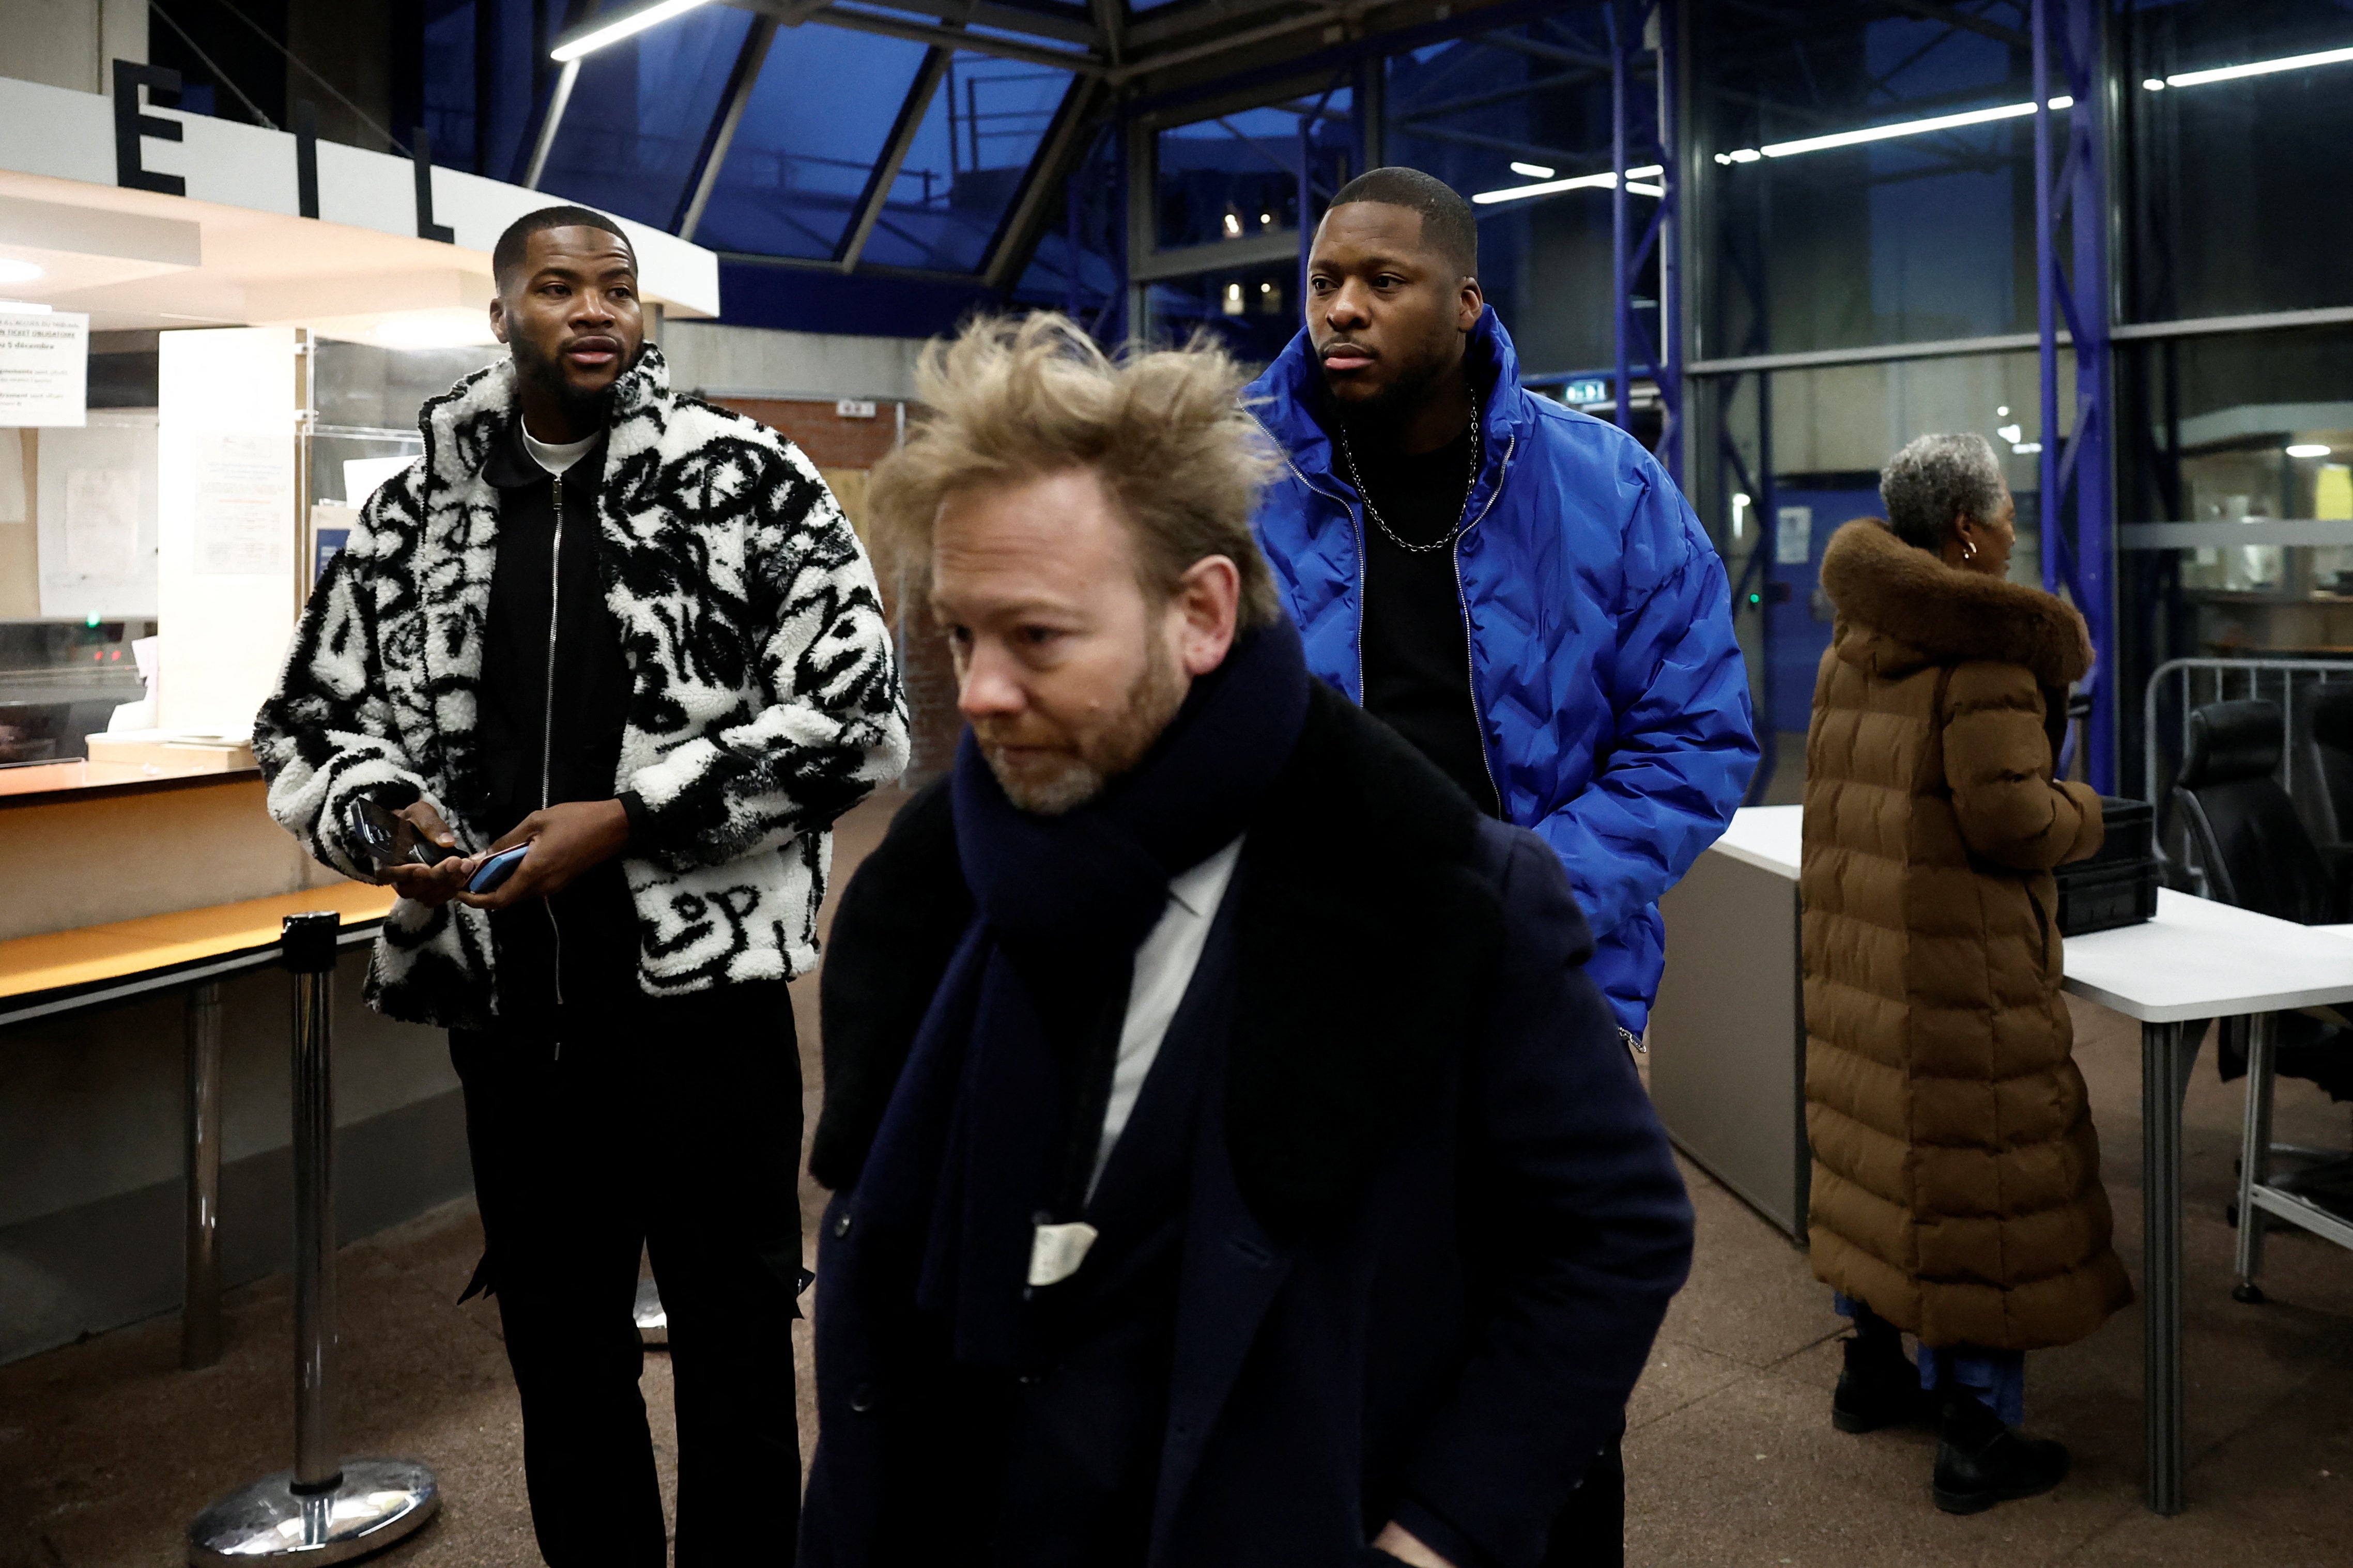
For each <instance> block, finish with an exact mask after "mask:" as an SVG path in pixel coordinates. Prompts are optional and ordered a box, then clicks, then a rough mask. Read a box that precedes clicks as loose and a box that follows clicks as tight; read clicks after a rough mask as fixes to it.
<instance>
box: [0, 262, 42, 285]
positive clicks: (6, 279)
mask: <svg viewBox="0 0 2353 1568" xmlns="http://www.w3.org/2000/svg"><path fill="white" fill-rule="evenodd" d="M40 275H41V268H39V266H38V265H37V264H36V263H34V262H30V261H17V260H14V259H12V258H8V257H0V283H30V282H31V281H32V280H33V279H36V278H38V277H39V276H40Z"/></svg>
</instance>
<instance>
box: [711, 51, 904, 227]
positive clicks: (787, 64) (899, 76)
mask: <svg viewBox="0 0 2353 1568" xmlns="http://www.w3.org/2000/svg"><path fill="white" fill-rule="evenodd" d="M926 52H927V51H926V50H925V48H924V47H923V45H921V44H911V43H906V42H903V41H902V40H900V39H897V38H878V37H873V36H872V35H871V34H867V33H851V32H845V31H843V30H841V29H839V28H836V27H822V26H803V27H796V28H794V29H792V30H791V31H789V32H786V33H784V34H781V35H779V36H778V37H777V38H776V42H775V44H773V45H772V46H770V47H769V49H768V58H767V60H766V61H765V64H764V65H763V66H762V68H761V70H760V79H759V81H758V82H757V83H756V84H755V85H754V88H753V89H752V97H751V100H750V101H749V102H748V103H747V104H746V105H745V106H744V121H743V123H742V124H741V125H740V126H739V127H738V128H737V129H736V132H735V141H734V143H733V146H731V147H730V148H729V149H728V153H727V162H726V163H724V164H723V165H722V166H721V168H720V171H719V180H718V184H717V185H716V186H715V188H714V189H713V190H712V197H711V205H710V208H709V210H707V211H706V212H705V213H704V214H703V216H702V226H701V227H699V228H698V229H696V230H695V235H694V237H695V242H696V243H697V244H699V245H707V246H710V247H712V248H714V249H718V250H740V251H749V252H753V253H754V254H757V255H762V256H798V257H808V258H819V259H826V258H831V257H832V256H833V255H834V253H835V251H836V250H837V249H839V247H840V245H841V242H842V241H843V239H845V238H846V237H848V234H849V224H850V220H851V217H852V216H854V214H855V213H856V210H857V206H858V201H859V198H860V196H861V195H864V194H865V191H866V188H867V183H868V181H869V179H870V178H871V175H872V174H873V171H874V165H875V163H876V161H877V160H878V159H879V158H881V155H882V149H883V145H884V143H885V142H888V141H889V140H890V137H891V128H892V125H894V124H895V123H897V121H898V118H899V111H900V106H901V105H902V103H903V102H904V101H905V99H906V97H907V93H908V90H909V89H911V88H913V86H914V83H915V77H916V75H917V73H918V72H919V71H921V70H922V69H923V57H924V55H925V53H926Z"/></svg>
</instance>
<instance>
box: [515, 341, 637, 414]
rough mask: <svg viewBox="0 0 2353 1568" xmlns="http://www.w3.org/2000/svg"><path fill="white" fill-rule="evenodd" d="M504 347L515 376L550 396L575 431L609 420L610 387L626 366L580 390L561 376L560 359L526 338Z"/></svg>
mask: <svg viewBox="0 0 2353 1568" xmlns="http://www.w3.org/2000/svg"><path fill="white" fill-rule="evenodd" d="M507 347H508V348H509V349H510V350H511V351H512V353H513V354H514V363H515V379H516V380H517V381H519V382H522V383H525V384H529V385H532V386H535V387H537V388H539V390H541V391H542V392H544V393H545V394H546V395H548V396H549V397H551V398H553V399H554V401H555V405H556V406H557V407H559V408H561V409H563V410H564V416H565V419H566V420H568V421H569V422H570V423H571V426H572V427H573V428H574V429H575V430H578V431H583V432H586V431H590V430H601V429H603V428H604V427H605V426H607V424H609V423H611V416H612V409H613V388H614V387H615V386H617V385H618V384H620V380H621V376H622V375H626V374H628V370H629V366H628V365H623V366H622V367H621V370H620V373H619V374H616V375H615V376H614V377H613V379H612V380H611V381H610V382H607V384H605V385H603V386H600V387H598V388H597V389H596V391H594V392H584V391H582V390H581V389H580V388H578V387H576V386H574V385H573V384H571V383H570V382H569V381H567V380H566V379H565V374H564V363H563V361H562V360H561V359H560V358H558V357H557V356H556V355H554V354H548V353H541V352H540V348H539V345H538V344H536V343H534V342H531V341H530V340H529V339H527V338H523V337H521V336H517V337H516V338H515V339H514V340H513V341H512V342H510V343H508V345H507ZM630 363H631V364H634V363H637V362H636V361H635V360H634V359H632V360H631V361H630Z"/></svg>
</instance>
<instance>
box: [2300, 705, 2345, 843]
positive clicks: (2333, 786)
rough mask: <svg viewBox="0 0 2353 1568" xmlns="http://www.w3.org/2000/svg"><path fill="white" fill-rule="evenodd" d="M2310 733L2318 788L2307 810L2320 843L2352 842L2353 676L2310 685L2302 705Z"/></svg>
mask: <svg viewBox="0 0 2353 1568" xmlns="http://www.w3.org/2000/svg"><path fill="white" fill-rule="evenodd" d="M2304 730H2305V733H2306V734H2307V735H2309V736H2311V737H2312V752H2311V763H2312V772H2311V773H2310V775H2309V776H2310V777H2311V778H2312V779H2313V780H2314V782H2315V783H2316V784H2318V785H2319V788H2318V789H2317V790H2316V791H2315V792H2314V797H2313V799H2312V801H2311V802H2310V805H2311V807H2312V809H2311V810H2310V812H2309V813H2307V816H2308V819H2309V820H2310V821H2311V822H2313V824H2314V825H2315V826H2314V834H2313V836H2314V837H2316V838H2318V839H2319V840H2320V842H2321V843H2323V844H2353V680H2342V681H2328V682H2326V683H2324V684H2322V685H2319V686H2316V687H2313V688H2312V689H2311V691H2310V695H2309V696H2308V697H2307V698H2306V701H2305V706H2304Z"/></svg>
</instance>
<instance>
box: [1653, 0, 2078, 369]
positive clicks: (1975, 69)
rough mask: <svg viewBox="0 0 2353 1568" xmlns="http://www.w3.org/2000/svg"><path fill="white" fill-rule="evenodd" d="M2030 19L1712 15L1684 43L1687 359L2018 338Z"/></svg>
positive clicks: (1976, 14)
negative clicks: (1697, 299)
mask: <svg viewBox="0 0 2353 1568" xmlns="http://www.w3.org/2000/svg"><path fill="white" fill-rule="evenodd" d="M1888 9H1889V10H1891V11H1910V10H1921V11H1926V10H1930V9H1932V8H1931V7H1926V6H1922V7H1888ZM1933 9H1936V10H1944V9H1946V8H1944V7H1935V8H1933ZM2027 11H2028V7H2027V5H2025V4H2023V3H2022V0H2021V3H2016V4H2011V3H2006V0H2001V3H1995V4H1989V5H1978V6H1976V7H1975V8H1974V9H1973V10H1972V11H1971V12H1970V13H1969V15H1968V17H1967V18H1966V20H1967V22H1968V24H1969V25H1967V26H1964V25H1959V23H1958V22H1957V21H1956V20H1954V19H1952V18H1947V19H1941V20H1931V19H1926V18H1924V17H1922V16H1913V15H1892V16H1890V15H1883V16H1880V17H1879V18H1878V19H1875V20H1874V19H1860V18H1858V17H1857V16H1856V15H1855V11H1854V9H1853V8H1849V7H1839V8H1837V9H1836V10H1831V9H1829V8H1823V9H1822V10H1821V11H1820V12H1816V11H1813V10H1810V9H1803V8H1797V7H1771V8H1767V7H1762V6H1759V7H1753V8H1751V7H1739V8H1734V7H1728V6H1727V7H1719V8H1717V9H1716V10H1715V12H1713V13H1712V14H1711V16H1710V18H1709V22H1708V25H1707V26H1704V27H1700V28H1695V29H1694V33H1695V35H1696V42H1697V44H1698V46H1699V60H1698V64H1699V69H1698V72H1697V88H1696V97H1695V101H1694V105H1693V110H1694V114H1693V119H1694V128H1695V132H1696V134H1697V137H1698V140H1699V144H1700V149H1701V151H1702V153H1704V154H1705V155H1706V157H1707V158H1708V160H1709V162H1708V163H1706V164H1704V165H1703V167H1704V168H1705V170H1706V172H1707V175H1708V177H1707V179H1706V180H1705V181H1704V185H1705V188H1706V191H1707V194H1708V200H1707V201H1706V202H1705V203H1704V204H1703V206H1704V213H1703V214H1701V215H1698V223H1699V227H1700V245H1699V247H1697V252H1696V253H1697V254H1698V255H1700V256H1702V257H1704V258H1705V261H1706V263H1707V265H1708V267H1709V268H1710V279H1709V281H1710V287H1709V289H1708V290H1707V293H1708V299H1707V300H1706V305H1705V309H1704V310H1703V311H1702V315H1701V321H1700V322H1699V326H1700V330H1701V336H1702V340H1703V341H1702V344H1701V348H1702V353H1704V354H1705V355H1707V356H1710V357H1722V356H1727V355H1739V354H1756V353H1790V352H1801V351H1809V350H1821V349H1839V348H1852V347H1857V346H1862V345H1866V344H1884V343H1900V342H1927V341H1935V340H1940V339H1952V338H1968V337H1978V336H1984V335H1988V334H1993V333H2004V332H2017V331H2031V330H2033V327H2034V324H2035V290H2034V271H2033V259H2034V172H2033V171H2034V163H2033V145H2034V126H2033V119H2032V116H2031V113H2029V112H2027V110H2029V108H2030V107H2031V103H2032V101H2033V88H2032V69H2031V50H2030V47H2029V39H2028V36H2027V33H2026V30H2025V29H2026V25H2027ZM2054 90H2055V89H2054ZM1976 116H1989V117H1990V118H1981V119H1975V120H1973V121H1972V119H1971V117H1976ZM1956 121H1960V122H1958V123H1956Z"/></svg>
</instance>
